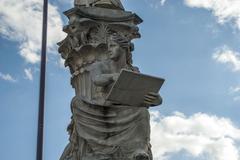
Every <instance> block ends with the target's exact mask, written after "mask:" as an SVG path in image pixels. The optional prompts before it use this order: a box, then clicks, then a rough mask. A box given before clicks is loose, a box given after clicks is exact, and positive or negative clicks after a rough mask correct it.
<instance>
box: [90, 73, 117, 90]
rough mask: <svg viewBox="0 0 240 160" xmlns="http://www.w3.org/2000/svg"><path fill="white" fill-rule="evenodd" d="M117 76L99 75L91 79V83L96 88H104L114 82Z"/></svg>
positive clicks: (115, 74) (113, 74)
mask: <svg viewBox="0 0 240 160" xmlns="http://www.w3.org/2000/svg"><path fill="white" fill-rule="evenodd" d="M118 76H119V74H118V73H112V74H99V75H96V76H94V77H93V82H94V84H95V85H97V86H101V87H105V86H107V85H109V84H111V83H113V82H114V81H116V79H117V77H118Z"/></svg>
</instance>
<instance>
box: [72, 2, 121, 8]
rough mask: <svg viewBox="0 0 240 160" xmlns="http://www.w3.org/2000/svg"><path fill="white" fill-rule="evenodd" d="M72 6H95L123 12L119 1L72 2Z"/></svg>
mask: <svg viewBox="0 0 240 160" xmlns="http://www.w3.org/2000/svg"><path fill="white" fill-rule="evenodd" d="M74 4H75V6H86V7H89V6H96V7H103V8H113V9H122V10H124V7H123V5H122V3H121V1H120V0H74Z"/></svg>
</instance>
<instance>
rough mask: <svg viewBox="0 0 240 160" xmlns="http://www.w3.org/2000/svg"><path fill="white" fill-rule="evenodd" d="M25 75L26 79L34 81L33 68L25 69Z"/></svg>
mask: <svg viewBox="0 0 240 160" xmlns="http://www.w3.org/2000/svg"><path fill="white" fill-rule="evenodd" d="M24 73H25V78H26V79H28V80H30V81H32V80H33V73H32V69H31V68H25V69H24Z"/></svg>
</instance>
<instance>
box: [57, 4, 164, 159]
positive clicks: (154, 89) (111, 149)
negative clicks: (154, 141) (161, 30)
mask: <svg viewBox="0 0 240 160" xmlns="http://www.w3.org/2000/svg"><path fill="white" fill-rule="evenodd" d="M74 4H75V7H74V8H72V9H70V10H68V11H66V12H64V14H65V15H66V16H67V17H68V19H69V23H68V25H66V26H65V27H64V28H63V31H64V32H66V33H67V37H66V38H65V39H64V40H63V41H61V42H59V43H58V45H59V53H60V54H61V56H62V58H63V59H64V60H65V66H67V67H69V69H70V73H71V75H72V77H71V85H72V87H73V88H74V89H75V93H76V96H75V97H74V98H73V99H72V102H71V111H72V117H71V122H70V124H69V126H68V128H67V130H68V132H69V135H70V137H69V144H68V145H67V146H66V148H65V150H64V152H63V154H62V156H61V158H60V160H152V152H151V144H150V122H149V117H150V116H149V111H148V109H149V107H152V106H158V105H160V104H161V103H162V98H161V96H160V95H159V94H158V91H159V89H160V87H161V85H162V84H163V82H164V80H163V79H161V78H157V77H152V76H148V75H144V74H141V73H140V72H139V69H138V68H137V67H136V66H133V64H132V51H133V50H134V45H133V43H131V40H133V39H135V38H140V34H139V29H138V27H137V25H138V24H140V23H142V19H141V18H140V17H138V16H137V15H136V14H134V13H132V12H129V11H125V9H124V7H123V5H122V3H121V1H120V0H75V1H74Z"/></svg>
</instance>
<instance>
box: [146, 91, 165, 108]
mask: <svg viewBox="0 0 240 160" xmlns="http://www.w3.org/2000/svg"><path fill="white" fill-rule="evenodd" d="M144 104H146V105H147V106H152V107H153V106H158V105H161V104H162V97H161V96H160V94H159V93H154V92H149V93H148V94H146V95H145V96H144Z"/></svg>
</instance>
